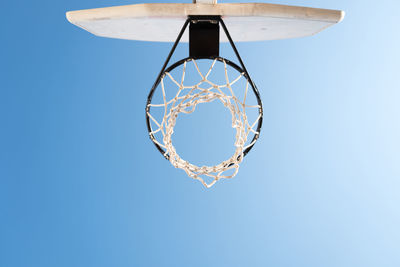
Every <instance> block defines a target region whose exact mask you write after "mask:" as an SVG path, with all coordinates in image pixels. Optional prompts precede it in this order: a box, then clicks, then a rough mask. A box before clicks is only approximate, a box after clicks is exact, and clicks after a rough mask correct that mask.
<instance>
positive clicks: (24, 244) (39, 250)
mask: <svg viewBox="0 0 400 267" xmlns="http://www.w3.org/2000/svg"><path fill="white" fill-rule="evenodd" d="M130 3H135V2H132V1H122V0H114V1H101V0H98V1H94V0H83V1H82V0H79V1H77V0H70V1H3V3H2V15H1V16H0V25H1V26H0V27H1V28H0V29H1V31H0V33H1V42H0V48H1V49H0V56H1V64H0V68H1V69H0V76H1V79H0V81H1V90H0V114H1V115H0V116H1V129H0V136H1V139H0V266H2V267H3V266H4V267H14V266H27V267H28V266H40V267H45V266H53V267H54V266H57V267H61V266H68V267H71V266H85V267H89V266H96V267H100V266H253V267H256V266H307V267H311V266H315V267H317V266H318V267H320V266H340V267H344V266H352V267H354V266H360V267H366V266H374V267H376V266H390V267H392V266H393V267H395V266H400V230H399V226H400V212H399V204H400V196H399V191H400V141H399V140H400V126H399V125H400V119H399V116H400V105H399V102H400V82H399V76H400V75H399V70H400V52H399V51H400V49H399V47H400V36H399V19H398V10H399V8H400V4H399V2H398V1H394V0H393V1H388V0H383V1H372V0H369V1H361V0H359V1H344V0H342V1H337V0H336V1H311V0H310V1H294V0H293V1H290V0H286V1H274V3H281V4H293V5H306V6H314V7H321V8H332V9H342V10H345V11H346V17H345V19H344V21H343V22H341V23H340V24H338V25H335V26H334V27H332V28H329V29H327V30H326V31H323V32H322V33H320V34H318V35H316V36H313V37H307V38H300V39H292V40H280V41H272V42H258V43H246V44H243V43H241V44H238V49H239V51H240V53H241V55H242V57H243V59H244V61H245V63H246V66H247V67H248V70H249V72H250V73H251V75H252V77H253V79H254V80H255V81H256V83H257V85H258V87H259V89H260V91H261V94H262V98H263V102H264V107H265V109H264V112H265V117H264V126H263V132H262V134H261V138H260V140H259V142H258V143H257V144H256V146H255V147H254V150H253V151H252V152H251V153H250V154H249V155H248V156H247V157H246V160H245V161H244V162H243V164H242V165H241V168H240V172H239V174H238V175H237V176H236V177H235V178H234V179H232V180H229V181H221V182H219V183H217V184H216V186H214V187H213V188H212V189H210V190H206V189H205V188H203V187H202V186H201V185H200V184H199V183H198V182H196V181H193V180H191V179H189V178H187V177H186V175H185V173H184V172H183V171H181V170H177V169H174V168H173V167H172V166H170V164H169V163H168V162H167V161H166V160H165V159H163V158H162V157H161V156H160V154H159V153H158V151H157V150H156V149H155V148H154V146H153V145H152V144H151V142H150V140H149V139H148V135H147V130H146V126H145V121H144V105H145V99H146V97H147V93H148V90H149V88H150V86H151V85H152V83H153V81H154V79H155V77H156V74H157V73H158V71H159V69H160V66H161V64H162V63H163V61H164V59H165V57H166V55H167V53H168V51H169V49H170V47H171V44H165V43H146V42H134V41H124V40H114V39H106V38H99V37H95V36H93V35H91V34H89V33H87V32H85V31H83V30H81V29H79V28H77V27H75V26H73V25H71V24H69V23H68V22H67V20H66V19H65V12H66V11H68V10H76V9H85V8H95V7H105V6H110V5H122V4H130ZM228 48H229V47H228V46H226V45H223V46H222V49H223V50H227V49H228ZM186 53H187V51H186V49H185V47H183V48H181V49H180V50H179V51H178V52H177V55H176V57H175V58H176V59H178V58H181V57H183V56H185V55H186ZM226 53H227V54H228V56H229V55H231V54H229V53H230V52H226ZM229 57H231V56H229ZM232 58H233V57H232ZM206 110H207V109H204V112H207V111H206ZM199 114H200V113H199ZM203 114H206V113H203ZM218 118H219V117H218ZM185 123H187V124H186V126H188V125H189V126H190V120H188V121H187V122H185ZM196 123H199V124H200V125H201V126H202V127H206V125H207V123H211V124H212V126H213V125H214V126H215V125H218V122H215V121H213V120H212V119H210V122H207V121H201V122H198V121H196ZM196 127H197V128H196ZM187 129H188V133H192V134H195V133H196V132H198V131H200V130H201V129H203V128H199V126H196V124H195V123H194V122H193V125H192V127H188V128H187ZM210 129H213V128H211V127H210ZM212 134H214V135H216V136H217V137H216V138H215V139H212V141H210V144H209V145H208V146H205V147H202V146H198V147H197V149H199V154H198V155H200V156H207V155H209V154H210V151H209V150H207V149H209V148H210V149H212V148H213V146H216V145H218V140H219V138H223V136H224V135H223V134H224V133H223V132H221V133H220V132H218V131H216V132H214V133H212V132H211V131H210V135H211V136H212ZM182 136H183V135H182ZM186 136H187V138H184V139H180V142H186V144H190V142H191V141H192V139H191V134H187V135H186ZM202 148H204V149H203V150H202ZM206 148H207V149H206Z"/></svg>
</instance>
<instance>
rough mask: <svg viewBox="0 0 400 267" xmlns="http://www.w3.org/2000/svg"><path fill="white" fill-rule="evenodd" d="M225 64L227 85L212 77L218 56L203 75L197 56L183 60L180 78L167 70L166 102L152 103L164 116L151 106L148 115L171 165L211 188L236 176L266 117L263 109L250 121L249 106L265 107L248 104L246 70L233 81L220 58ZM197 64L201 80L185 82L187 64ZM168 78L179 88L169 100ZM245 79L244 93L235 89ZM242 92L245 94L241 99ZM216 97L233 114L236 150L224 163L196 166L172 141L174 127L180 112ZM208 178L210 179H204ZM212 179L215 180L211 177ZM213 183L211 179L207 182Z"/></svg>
mask: <svg viewBox="0 0 400 267" xmlns="http://www.w3.org/2000/svg"><path fill="white" fill-rule="evenodd" d="M219 60H220V61H221V62H222V63H223V67H224V76H225V81H224V83H223V84H216V83H214V82H212V81H210V80H209V79H208V77H209V76H210V74H211V72H212V70H213V68H214V66H215V64H216V62H217V59H214V60H213V62H212V64H211V66H210V67H209V68H208V70H207V72H206V73H205V74H203V73H202V72H201V71H200V68H199V66H198V63H197V62H196V61H195V60H194V59H188V60H186V61H185V62H184V63H183V69H182V76H181V79H180V81H177V80H178V79H175V78H174V77H172V75H171V73H169V72H165V73H164V74H163V76H162V77H161V80H160V85H161V91H162V101H163V103H159V104H153V103H150V104H148V106H149V107H151V108H161V109H162V110H163V112H162V116H161V117H162V118H155V116H152V114H151V112H150V110H151V109H148V112H147V115H148V116H149V118H150V120H151V122H152V125H153V126H154V127H152V131H151V132H150V137H151V139H152V141H153V142H154V143H156V144H157V145H158V146H160V147H161V148H163V149H165V154H164V156H165V157H166V158H168V159H169V161H170V162H171V164H172V165H173V166H174V167H176V168H180V169H183V170H184V171H185V172H186V173H187V175H188V176H189V177H191V178H193V179H197V180H199V181H200V182H201V183H202V184H203V185H204V186H206V187H207V188H209V187H211V186H213V185H214V184H215V183H216V182H217V181H218V180H219V179H221V178H232V177H234V176H235V175H236V174H237V172H238V170H239V164H240V163H241V161H242V160H243V157H244V154H243V153H244V151H245V150H246V149H247V148H248V147H251V146H252V145H253V144H254V142H255V141H256V139H257V138H253V140H251V141H250V140H249V141H248V135H249V134H250V133H253V134H254V135H255V136H258V134H259V133H258V132H257V131H256V130H255V129H254V128H255V126H256V125H257V123H258V121H259V120H260V118H261V116H262V112H258V113H257V116H256V119H255V120H254V121H252V122H249V118H248V116H247V115H246V109H258V110H259V111H261V106H260V105H258V104H256V105H247V104H246V99H247V92H248V90H249V81H248V80H247V79H246V78H244V73H239V75H238V76H237V77H236V78H234V79H232V80H231V81H230V80H229V77H228V68H227V63H226V61H225V60H224V59H219ZM188 63H189V64H194V67H195V69H196V71H197V72H198V74H199V75H200V77H201V78H200V81H199V82H197V83H195V84H194V85H190V86H189V85H185V74H186V67H187V64H188ZM165 79H170V81H172V84H174V85H175V86H176V87H177V91H176V94H174V96H173V97H172V98H170V99H167V95H166V86H165V84H166V83H165V81H164V80H165ZM241 79H245V80H246V82H245V86H244V87H245V88H242V91H244V92H242V94H238V92H235V90H233V89H232V86H233V85H234V84H235V83H238V81H239V80H241ZM238 95H241V96H242V99H239V97H238ZM214 100H219V101H220V102H221V103H222V104H223V105H224V106H225V107H226V108H227V109H228V110H229V111H230V113H231V116H232V128H233V129H234V130H235V142H234V146H235V151H234V153H233V155H232V156H231V157H230V158H229V159H227V160H225V161H222V162H221V163H219V164H217V165H214V166H196V165H194V164H192V163H190V162H188V161H186V160H184V159H182V158H181V157H180V156H179V155H178V153H177V152H176V149H175V147H174V145H173V143H172V135H173V133H174V127H175V125H176V119H177V117H178V115H179V114H180V113H186V114H189V113H192V112H193V111H195V109H196V106H197V105H198V104H201V103H209V102H212V101H214ZM160 133H161V135H162V140H157V138H155V135H156V134H160ZM206 177H208V178H207V179H204V178H206ZM210 178H211V179H210ZM206 180H207V181H209V182H207V181H206Z"/></svg>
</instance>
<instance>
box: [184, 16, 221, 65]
mask: <svg viewBox="0 0 400 267" xmlns="http://www.w3.org/2000/svg"><path fill="white" fill-rule="evenodd" d="M189 20H190V25H189V56H190V57H191V58H194V59H198V58H216V57H219V21H220V16H189Z"/></svg>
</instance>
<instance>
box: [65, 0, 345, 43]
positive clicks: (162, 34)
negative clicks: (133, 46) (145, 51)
mask: <svg viewBox="0 0 400 267" xmlns="http://www.w3.org/2000/svg"><path fill="white" fill-rule="evenodd" d="M189 15H220V16H222V19H223V20H224V22H225V24H226V26H227V27H228V28H229V31H230V33H231V35H232V38H233V40H234V41H235V42H243V41H262V40H276V39H287V38H296V37H304V36H309V35H313V34H316V33H318V32H320V31H322V30H324V29H325V28H327V27H329V26H331V25H334V24H336V23H338V22H339V21H340V20H341V19H342V18H343V16H344V13H343V11H338V10H327V9H316V8H306V7H296V6H285V5H275V4H264V3H246V4H137V5H127V6H117V7H107V8H97V9H88V10H79V11H71V12H67V18H68V20H69V21H70V22H71V23H73V24H75V25H77V26H79V27H81V28H83V29H85V30H87V31H89V32H91V33H93V34H95V35H97V36H102V37H109V38H119V39H128V40H141V41H156V42H173V41H175V39H176V36H177V34H178V32H179V30H180V28H181V27H182V25H183V23H184V22H185V20H186V19H187V16H189ZM188 40H189V39H188V34H187V33H186V34H185V35H183V37H182V40H181V41H183V42H188ZM226 41H228V40H227V39H226V36H224V35H221V42H226Z"/></svg>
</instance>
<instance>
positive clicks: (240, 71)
mask: <svg viewBox="0 0 400 267" xmlns="http://www.w3.org/2000/svg"><path fill="white" fill-rule="evenodd" d="M197 59H210V60H217V61H219V62H224V61H225V62H226V64H228V65H229V66H231V67H232V68H234V69H235V70H237V71H238V72H239V73H244V75H243V76H244V77H245V78H246V80H247V81H248V82H249V84H250V86H251V88H252V90H253V93H254V95H255V96H256V98H257V104H258V105H259V106H260V107H259V108H258V111H259V114H260V115H261V116H260V119H259V120H258V124H257V130H256V132H257V133H256V134H254V136H253V139H252V140H251V142H250V143H252V145H251V146H249V147H248V148H246V149H245V151H243V155H244V156H246V155H247V153H249V151H250V150H251V149H252V148H253V146H254V144H255V143H256V141H257V139H258V138H259V136H260V132H261V127H262V120H263V106H262V101H261V97H260V93H259V91H258V89H257V87H256V86H255V84H254V82H253V81H252V80H251V78H250V77H249V76H248V75H247V72H246V71H244V70H243V69H242V68H241V67H239V66H238V65H236V64H235V63H233V62H232V61H230V60H228V59H225V58H222V57H210V58H196V60H197ZM191 60H193V58H191V57H187V58H184V59H181V60H179V61H177V62H175V63H174V64H172V65H171V66H169V67H168V68H167V69H166V70H165V71H164V72H163V73H162V75H159V77H158V79H157V81H156V82H155V83H154V85H153V87H152V88H151V90H150V93H149V95H148V97H147V103H146V124H147V130H148V132H149V137H150V139H151V141H152V142H153V144H154V145H155V146H156V148H157V149H158V151H160V153H161V154H162V155H163V156H164V157H165V158H166V159H167V160H169V155H168V154H166V151H165V150H164V149H163V148H162V147H160V146H159V145H158V144H157V143H156V142H154V140H155V137H154V135H153V134H152V132H153V129H152V127H151V123H150V117H149V115H148V114H149V113H150V104H151V100H152V99H153V95H154V92H155V90H156V89H157V87H158V85H159V84H160V82H161V79H162V78H163V77H164V75H165V73H166V72H171V71H172V70H174V69H175V68H177V67H178V66H180V65H182V64H183V63H184V62H186V61H191Z"/></svg>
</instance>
